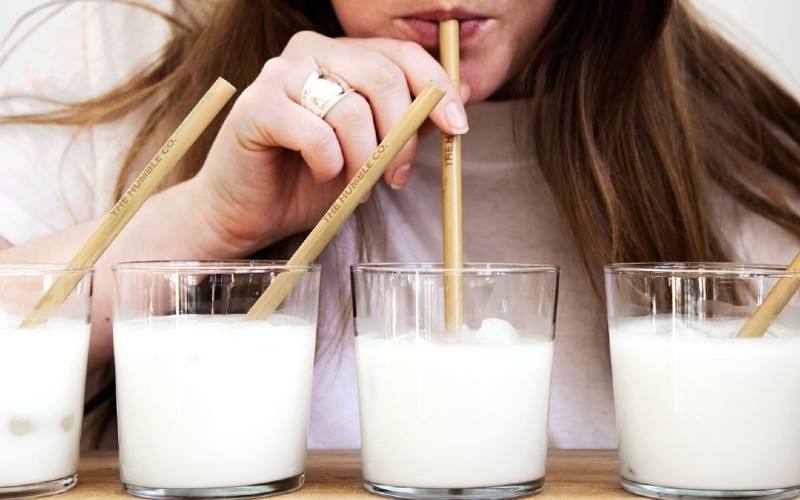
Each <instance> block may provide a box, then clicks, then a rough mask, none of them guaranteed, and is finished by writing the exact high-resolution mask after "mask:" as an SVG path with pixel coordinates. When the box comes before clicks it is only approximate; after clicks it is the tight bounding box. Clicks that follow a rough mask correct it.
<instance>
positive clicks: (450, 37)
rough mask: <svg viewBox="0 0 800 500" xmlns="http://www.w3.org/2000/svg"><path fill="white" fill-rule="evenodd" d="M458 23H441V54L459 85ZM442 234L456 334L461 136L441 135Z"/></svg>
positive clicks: (449, 317) (448, 306) (449, 320)
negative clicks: (448, 271) (448, 270)
mask: <svg viewBox="0 0 800 500" xmlns="http://www.w3.org/2000/svg"><path fill="white" fill-rule="evenodd" d="M459 43H460V42H459V24H458V20H457V19H448V20H446V21H441V22H440V23H439V54H440V56H439V57H440V59H441V61H440V62H441V63H442V67H443V68H444V69H445V71H446V72H447V74H448V75H449V76H450V78H451V79H452V80H453V83H454V84H455V86H456V88H459V84H460V78H461V77H460V64H459V63H460V61H459V59H460V55H459ZM442 231H443V239H442V241H443V246H444V248H443V251H444V266H445V268H448V269H453V270H454V271H453V272H452V273H449V274H448V275H447V276H445V281H444V293H445V311H444V314H445V315H444V317H445V328H446V329H447V331H449V332H457V331H458V329H459V328H460V327H461V324H462V323H463V318H464V311H463V288H462V286H463V285H462V280H461V276H460V275H459V274H458V269H461V268H462V267H463V266H464V251H463V238H462V232H463V230H462V223H461V136H460V135H450V134H442Z"/></svg>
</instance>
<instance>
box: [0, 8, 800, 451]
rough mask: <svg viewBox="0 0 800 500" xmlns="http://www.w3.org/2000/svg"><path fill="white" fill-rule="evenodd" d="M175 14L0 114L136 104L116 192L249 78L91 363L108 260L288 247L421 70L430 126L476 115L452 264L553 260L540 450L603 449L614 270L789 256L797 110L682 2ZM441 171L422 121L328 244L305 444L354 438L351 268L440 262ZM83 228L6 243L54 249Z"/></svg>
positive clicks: (118, 113) (177, 180) (115, 253)
mask: <svg viewBox="0 0 800 500" xmlns="http://www.w3.org/2000/svg"><path fill="white" fill-rule="evenodd" d="M199 6H202V7H204V8H205V10H202V9H200V7H199ZM446 18H455V19H459V21H460V26H461V28H460V29H461V82H462V90H461V93H460V94H459V93H458V92H457V91H456V90H455V89H454V88H453V87H452V85H451V84H450V83H449V82H448V79H447V77H446V75H445V73H444V71H443V70H442V68H441V67H440V66H439V65H438V63H437V62H436V56H437V53H436V52H437V23H438V21H439V20H440V19H446ZM170 20H171V22H172V23H173V31H174V35H173V36H172V38H171V40H170V41H169V43H168V44H167V45H166V48H165V50H164V52H163V55H162V57H161V59H160V60H159V61H157V62H156V63H154V64H153V65H152V66H150V67H148V68H146V69H145V70H144V71H142V72H141V73H139V74H138V75H136V76H134V77H133V78H132V79H131V80H130V81H128V82H126V83H125V84H124V85H122V86H120V87H119V88H116V89H113V90H112V91H111V92H109V93H107V94H104V95H101V96H99V97H97V98H96V99H93V100H89V101H87V102H83V103H79V104H76V105H74V106H70V107H67V108H65V109H63V110H57V111H55V112H52V113H44V114H37V115H23V116H12V117H8V118H6V121H7V122H15V121H16V122H35V123H46V124H64V125H96V124H99V123H104V122H107V121H112V120H120V119H122V118H126V119H131V120H135V119H138V121H136V123H138V124H139V125H141V128H139V133H138V135H137V136H136V138H135V140H134V141H133V144H134V146H133V147H131V148H130V149H129V150H128V151H127V155H126V157H125V159H124V161H122V162H121V167H116V168H117V169H118V170H116V171H117V172H119V175H118V182H117V187H116V194H117V195H118V194H120V193H121V192H122V190H124V188H125V186H126V185H127V184H128V183H129V182H130V180H131V178H132V176H135V175H136V174H137V173H138V171H139V170H141V167H142V165H143V164H144V163H145V162H146V161H147V160H148V159H149V156H151V153H150V152H151V151H153V150H154V149H155V148H156V147H157V146H158V145H160V143H161V142H162V141H163V140H164V138H166V137H167V136H169V134H170V133H171V131H172V130H173V129H174V127H175V126H176V124H177V123H178V121H179V120H180V119H182V118H183V117H184V116H185V115H186V113H187V112H188V110H189V109H190V108H191V106H192V105H193V104H194V103H195V102H197V100H198V99H199V98H200V96H201V95H202V93H203V92H204V91H205V90H206V89H207V88H208V86H209V85H210V84H211V83H212V82H213V80H214V79H215V78H216V77H218V76H222V77H224V78H226V79H227V80H228V81H230V82H231V83H233V84H234V86H236V87H237V88H239V89H241V92H240V94H239V96H238V99H237V100H236V102H235V104H233V105H232V106H230V109H229V111H228V113H227V116H226V118H225V120H224V122H223V121H222V119H221V118H220V119H219V120H217V121H216V122H215V123H214V124H212V127H211V130H210V131H209V132H208V133H206V134H205V135H204V136H203V137H202V138H201V139H200V141H199V142H198V143H197V144H196V145H195V146H194V147H193V148H192V149H191V150H190V152H189V154H188V155H187V157H186V159H185V161H184V162H183V163H182V165H181V166H180V169H179V172H178V173H177V175H175V176H173V177H172V178H171V179H169V180H168V181H167V183H166V185H165V186H163V188H164V189H163V191H161V192H160V193H159V194H158V195H156V196H154V197H153V198H151V199H150V200H149V201H148V202H147V203H146V204H145V206H144V207H143V208H142V210H141V211H140V212H139V213H138V214H137V216H136V217H135V218H134V220H133V221H132V222H131V224H130V225H129V226H128V227H127V228H126V229H125V231H123V233H122V234H121V235H120V237H119V238H118V239H117V241H115V243H114V244H113V245H112V247H111V248H110V249H109V250H108V252H107V253H106V254H105V255H104V256H103V258H102V259H101V261H100V262H99V263H98V273H97V293H96V294H95V297H96V303H95V312H94V316H95V325H94V329H93V339H92V349H91V351H92V352H91V363H90V366H91V368H92V369H96V368H97V367H100V366H103V365H105V364H107V363H108V362H109V361H110V359H111V344H110V342H111V341H110V335H109V330H110V327H109V319H108V318H109V316H110V314H109V305H108V297H109V293H108V290H109V287H110V285H109V282H110V278H109V272H108V266H109V265H110V264H111V263H113V262H116V261H120V260H133V259H147V258H181V259H187V258H235V257H243V256H247V255H252V254H254V253H257V252H262V253H261V254H260V255H280V254H281V252H283V255H284V256H285V255H287V254H288V252H291V249H292V243H293V239H296V238H297V237H302V234H303V232H304V231H306V230H308V229H309V228H310V227H312V226H313V224H314V223H315V222H316V221H318V220H319V218H320V217H321V216H322V214H323V213H324V210H325V209H326V208H327V207H328V206H329V205H330V203H331V201H332V200H333V198H334V197H335V196H336V195H337V194H338V193H339V192H341V189H342V187H343V185H344V183H345V182H346V181H347V179H348V177H349V176H350V175H352V173H353V172H354V171H355V170H356V169H357V168H358V167H359V166H360V165H361V164H362V162H363V161H364V159H365V158H366V157H367V156H368V155H369V154H370V153H371V151H372V150H373V148H374V147H375V145H376V144H377V141H379V140H380V138H381V137H382V136H383V135H385V134H386V132H387V130H388V129H389V128H390V127H391V125H392V124H393V123H394V121H395V120H396V119H397V118H398V117H399V115H400V114H401V113H402V111H403V110H404V109H405V108H406V107H407V105H408V104H409V102H410V101H411V98H412V96H413V95H414V94H416V93H417V92H419V90H420V89H421V87H422V86H423V84H424V83H425V82H426V81H428V80H431V79H433V80H436V81H438V82H439V83H441V84H442V85H443V86H445V88H446V89H447V90H448V94H447V96H446V97H445V98H444V100H443V101H442V103H440V105H439V106H437V108H436V110H434V112H433V113H432V115H431V122H432V124H433V125H435V126H436V127H438V128H440V129H441V130H443V131H445V132H447V133H454V134H462V133H465V132H466V131H467V130H469V132H468V133H467V134H466V135H465V137H464V151H463V159H464V165H463V169H464V174H463V175H464V179H463V196H464V200H463V205H464V248H465V260H472V261H496V262H497V261H526V262H543V263H554V264H559V265H560V266H561V268H562V277H561V286H560V295H559V316H558V320H557V334H556V353H555V363H554V372H553V395H552V404H551V415H550V417H551V418H550V441H551V446H553V447H584V448H612V447H614V446H615V445H616V441H615V433H614V424H613V406H612V396H611V383H610V368H609V363H608V360H607V348H606V340H605V336H604V335H605V334H604V332H603V328H602V325H603V317H604V306H603V301H602V293H601V288H602V287H601V270H602V266H603V265H604V264H606V263H609V262H614V261H617V262H619V261H663V260H675V261H678V260H680V261H719V260H728V259H734V260H751V261H772V262H778V263H785V262H789V260H790V259H791V257H792V256H793V255H794V253H795V252H796V249H797V241H798V240H797V239H798V237H799V236H800V217H798V211H797V209H796V208H797V207H796V201H797V200H798V199H800V196H798V188H800V153H799V149H800V106H798V103H797V102H796V101H795V100H793V99H792V98H791V97H790V96H789V95H788V94H787V93H786V92H785V91H783V90H782V89H780V88H779V87H778V86H777V85H776V84H774V83H773V81H772V80H771V79H770V78H768V77H767V76H765V75H764V74H763V73H761V72H760V71H759V70H757V69H756V68H755V67H754V66H753V65H752V64H750V63H749V62H747V61H746V60H745V58H744V57H742V56H741V55H740V54H739V53H737V52H736V51H735V50H734V49H732V48H731V47H730V46H729V45H728V44H727V43H725V42H724V41H722V40H721V39H720V38H719V37H718V36H717V35H716V34H714V33H713V32H712V31H710V30H709V29H707V28H706V27H704V26H703V25H702V24H701V23H700V22H699V21H698V20H697V19H696V17H695V15H694V14H693V13H692V12H691V10H690V8H689V7H688V5H686V4H685V3H684V2H682V1H680V0H662V1H649V2H640V1H637V0H627V1H623V0H599V1H598V0H575V1H571V2H555V1H554V0H537V1H534V2H531V1H529V0H505V1H500V2H479V1H463V2H444V1H435V0H430V1H415V2H393V1H389V0H385V1H384V0H381V1H374V0H332V1H331V2H330V3H329V2H312V1H310V0H306V1H300V2H298V1H293V2H290V1H277V0H273V1H267V0H264V1H262V2H260V3H259V6H258V7H255V4H254V3H253V2H251V1H250V0H226V1H225V2H215V3H213V4H211V5H210V7H209V5H208V4H205V3H200V2H197V3H194V2H180V1H178V2H176V11H175V15H174V16H173V17H171V18H170ZM320 68H322V69H324V70H325V71H326V72H328V73H329V74H331V75H333V76H334V77H335V78H336V79H337V80H338V81H340V82H343V83H344V82H346V84H348V85H349V86H351V87H352V88H354V89H355V90H356V92H355V93H350V94H347V95H346V96H344V97H343V98H342V99H340V100H339V101H338V102H336V103H335V105H333V107H332V108H331V109H330V110H329V111H328V112H327V114H325V115H324V116H319V114H320V113H319V110H315V109H314V108H313V107H312V106H308V107H304V106H303V102H302V92H303V89H304V85H305V84H306V82H307V80H308V78H309V75H310V74H311V73H312V72H313V71H317V70H319V69H320ZM310 81H312V82H313V81H314V79H313V78H312V79H311V80H310ZM142 103H146V106H147V107H145V109H146V110H147V113H148V114H147V115H145V116H144V118H142V116H141V115H140V114H139V113H141V109H142ZM463 103H466V105H467V110H468V112H467V114H465V111H464V107H463ZM315 112H317V113H316V114H315ZM468 120H469V121H468ZM3 168H10V167H3ZM438 169H439V141H438V134H427V135H425V134H424V133H423V134H421V135H420V137H419V138H415V139H414V140H412V141H411V142H410V143H409V145H408V146H407V147H406V148H405V149H404V150H403V152H402V153H401V154H400V155H399V157H398V158H397V159H396V160H395V161H394V162H393V164H392V165H391V166H390V167H389V168H388V169H387V171H386V174H385V176H384V179H385V181H386V182H385V185H384V184H382V183H379V185H377V186H376V188H375V189H374V191H373V193H372V195H371V196H370V198H369V200H367V201H366V202H365V203H364V204H363V205H362V206H361V208H360V210H359V211H358V213H357V216H356V217H354V218H353V219H352V220H350V221H349V222H348V224H347V225H346V226H345V227H344V228H343V229H342V230H341V231H340V233H339V234H338V235H337V237H336V238H335V240H334V241H333V242H332V243H331V244H330V245H329V246H328V247H327V248H326V250H325V252H324V253H323V254H322V256H321V257H320V261H321V263H322V264H323V270H324V271H323V287H324V291H323V297H322V318H321V321H320V332H319V335H320V352H319V355H318V358H319V359H318V362H317V366H316V369H315V381H314V395H313V403H312V418H311V425H310V437H309V443H310V444H311V446H319V447H331V448H334V447H338V448H343V447H344V448H346V447H356V446H358V426H357V411H356V390H355V376H354V368H353V364H354V363H353V359H352V358H353V354H352V338H351V336H352V332H351V329H350V326H349V323H348V322H347V316H348V314H349V304H348V302H347V300H345V298H346V297H347V296H348V292H347V287H348V284H347V266H348V265H349V264H351V263H352V262H354V261H356V260H373V261H376V260H387V261H393V260H415V261H420V260H440V253H441V220H440V201H441V200H440V194H439V189H440V188H439V184H438V182H439V177H440V173H439V170H438ZM412 170H413V175H412ZM392 188H394V189H392ZM2 189H3V191H6V192H4V193H3V195H5V196H8V197H12V196H13V192H12V191H13V190H12V188H11V187H5V186H4V187H3V188H2ZM94 224H96V222H95V221H91V220H90V221H87V222H85V223H83V224H81V225H77V226H75V227H72V228H66V229H60V230H58V231H55V232H54V233H53V234H52V235H50V236H47V237H45V238H44V239H38V240H35V241H31V242H24V241H22V242H18V243H17V242H15V245H16V246H14V247H11V243H10V242H8V241H6V242H5V244H4V245H5V246H6V247H9V248H8V249H7V250H5V251H4V252H3V253H2V254H0V255H2V259H4V260H31V259H34V258H37V259H45V258H46V259H47V260H64V259H66V258H68V257H69V256H70V255H71V254H72V253H73V252H74V250H75V249H76V248H77V245H78V244H79V243H80V242H81V241H83V239H84V238H85V237H86V235H87V234H88V232H89V231H90V230H91V228H92V227H94V226H93V225H94ZM0 237H5V236H4V233H3V232H2V229H0ZM293 237H294V238H293ZM0 244H3V242H2V241H0ZM598 325H600V326H598Z"/></svg>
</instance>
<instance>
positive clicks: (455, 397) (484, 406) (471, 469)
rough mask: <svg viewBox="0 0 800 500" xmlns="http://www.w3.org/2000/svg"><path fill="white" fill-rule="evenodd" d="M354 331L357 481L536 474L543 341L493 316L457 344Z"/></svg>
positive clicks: (542, 429) (546, 366) (500, 479)
mask: <svg viewBox="0 0 800 500" xmlns="http://www.w3.org/2000/svg"><path fill="white" fill-rule="evenodd" d="M509 330H510V331H509ZM358 331H359V334H358V336H357V337H356V357H357V367H358V389H359V406H360V414H361V448H362V450H361V452H362V460H363V476H364V479H366V480H367V481H370V482H372V483H375V484H382V485H388V486H403V487H417V488H471V487H488V486H499V485H507V484H514V483H523V482H529V481H535V480H538V479H541V478H543V477H544V469H545V456H546V454H547V413H548V407H549V398H550V368H551V365H552V359H553V342H552V341H551V340H547V339H544V338H530V337H518V336H517V333H516V332H515V331H513V328H511V327H510V325H508V324H507V323H505V322H503V321H500V320H486V321H485V322H484V325H483V327H482V329H481V331H479V332H476V333H474V334H473V335H469V338H465V339H462V340H461V341H458V342H448V341H441V342H428V341H422V340H415V339H414V337H413V336H412V335H408V336H405V337H395V338H393V339H384V338H383V336H384V334H383V332H375V333H372V332H361V330H358Z"/></svg>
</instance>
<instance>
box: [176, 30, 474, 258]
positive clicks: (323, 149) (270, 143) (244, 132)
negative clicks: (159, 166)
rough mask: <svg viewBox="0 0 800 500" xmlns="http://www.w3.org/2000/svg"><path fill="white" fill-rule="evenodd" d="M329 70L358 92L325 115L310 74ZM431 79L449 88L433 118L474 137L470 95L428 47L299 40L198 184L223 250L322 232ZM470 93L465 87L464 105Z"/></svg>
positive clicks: (403, 177)
mask: <svg viewBox="0 0 800 500" xmlns="http://www.w3.org/2000/svg"><path fill="white" fill-rule="evenodd" d="M320 68H322V69H324V70H325V71H326V72H329V73H331V74H333V75H335V76H336V77H338V78H340V79H342V80H343V81H345V82H347V84H349V85H350V87H352V88H353V89H355V91H356V92H353V93H350V94H348V95H347V96H345V97H344V98H342V99H341V100H340V101H339V102H338V103H337V104H336V105H335V106H334V107H333V108H331V110H330V111H329V112H328V113H327V114H326V115H325V116H324V119H323V118H320V117H318V116H317V115H316V114H314V113H313V112H311V111H309V110H308V109H306V108H304V107H303V106H302V105H301V104H300V102H301V93H302V91H303V86H304V84H305V82H306V80H307V78H308V77H309V75H310V74H311V72H312V71H315V70H319V69H320ZM429 80H434V81H436V82H437V83H438V84H439V85H441V86H442V87H443V88H444V89H445V90H446V92H447V93H446V95H445V97H444V98H443V99H442V101H441V102H440V103H439V105H438V106H437V107H436V108H435V109H434V111H433V113H432V114H431V117H430V118H431V120H432V122H433V123H434V124H435V125H436V126H438V127H439V128H440V129H442V130H443V131H445V132H447V133H452V134H459V133H464V132H466V128H467V120H466V113H465V111H464V107H463V104H462V97H461V96H460V95H459V93H458V91H456V89H455V88H454V86H453V83H452V82H451V80H450V79H449V78H448V76H447V74H446V73H445V71H444V69H442V67H441V66H440V65H439V63H438V62H437V61H436V60H435V59H434V58H433V57H432V56H431V55H430V54H428V53H427V52H426V51H425V50H424V49H422V47H420V46H419V45H417V44H414V43H411V42H404V41H398V40H393V39H353V38H338V39H331V38H327V37H324V36H322V35H319V34H316V33H312V32H302V33H298V34H297V35H295V36H294V37H292V39H291V40H290V42H289V43H288V45H287V46H286V49H285V50H284V52H283V53H282V54H281V55H280V56H279V57H276V58H274V59H271V60H269V61H267V63H266V64H265V65H264V68H263V69H262V71H261V74H260V75H259V76H258V77H257V78H256V80H255V81H254V82H253V83H252V84H251V85H250V86H249V87H248V88H247V89H245V90H244V91H243V92H242V93H241V95H240V97H239V98H238V99H237V101H236V103H235V104H234V106H233V108H232V110H231V112H230V114H229V115H228V117H227V119H226V120H225V122H224V124H223V126H222V128H221V130H220V132H219V134H218V136H217V138H216V140H215V142H214V144H213V146H212V148H211V150H210V152H209V155H208V158H207V160H206V163H205V165H204V167H203V168H202V169H201V171H200V172H199V174H198V175H197V176H196V177H195V178H194V179H192V180H191V181H189V182H190V186H191V189H192V191H193V193H194V195H195V197H196V200H195V201H196V202H197V203H198V205H197V209H198V211H199V212H198V213H199V214H200V215H201V216H202V217H203V218H204V220H205V221H206V222H207V223H208V224H209V225H210V227H211V228H212V229H213V230H214V234H217V235H219V238H220V241H219V242H216V244H217V245H222V248H224V249H225V251H224V253H229V254H230V255H231V256H234V255H245V254H248V253H251V252H252V251H255V250H257V249H259V248H262V247H264V246H266V245H269V244H271V243H274V242H275V241H278V240H280V239H282V238H285V237H287V236H289V235H292V234H296V233H298V232H301V231H303V230H307V229H309V228H311V227H313V226H314V224H316V222H317V221H318V220H319V219H320V218H321V217H322V215H323V214H324V212H325V210H326V209H327V208H328V207H329V206H330V205H331V203H332V202H333V200H334V199H335V197H336V196H337V195H339V194H340V193H341V191H342V189H343V188H344V186H345V185H346V183H347V181H348V180H349V179H350V178H351V177H352V176H353V174H354V173H355V172H356V171H357V170H358V169H359V168H360V167H361V165H362V164H363V163H364V161H365V160H366V159H367V158H368V157H369V156H370V155H371V154H372V152H373V151H374V149H375V148H376V146H377V145H378V142H379V141H380V140H381V139H382V138H383V137H384V136H385V135H386V134H387V132H388V131H389V130H390V129H391V127H392V126H393V125H394V124H395V123H396V122H397V121H398V120H399V118H400V116H401V115H402V114H403V112H405V110H406V108H407V107H408V106H409V105H410V103H411V100H412V98H413V96H415V95H417V94H418V93H419V92H420V91H421V90H422V88H423V87H424V86H425V84H426V83H427V82H428V81H429ZM468 93H469V91H468V89H463V90H462V94H464V99H463V100H464V101H465V100H466V97H467V96H468ZM416 143H417V138H416V136H415V137H413V138H412V139H411V140H410V141H409V143H408V144H407V145H406V147H404V148H403V150H402V151H401V152H400V154H399V155H398V156H397V158H396V159H395V160H394V161H393V162H392V164H391V165H390V166H389V167H388V168H387V169H386V172H385V174H384V179H385V181H386V182H387V183H388V184H390V185H391V186H393V187H396V188H399V187H402V186H404V185H405V183H406V182H407V180H408V176H409V174H410V171H411V162H412V161H413V158H414V155H415V152H416Z"/></svg>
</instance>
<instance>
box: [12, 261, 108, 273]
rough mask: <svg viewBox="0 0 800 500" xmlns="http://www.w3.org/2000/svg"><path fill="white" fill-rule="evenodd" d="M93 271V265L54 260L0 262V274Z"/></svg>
mask: <svg viewBox="0 0 800 500" xmlns="http://www.w3.org/2000/svg"><path fill="white" fill-rule="evenodd" d="M94 271H95V268H94V266H71V265H69V264H59V263H55V262H0V276H44V275H54V274H93V273H94Z"/></svg>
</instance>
